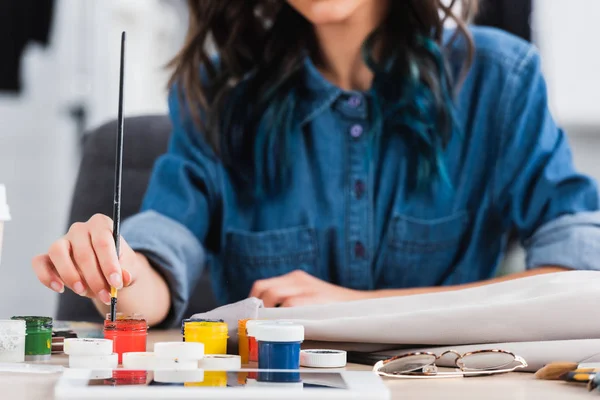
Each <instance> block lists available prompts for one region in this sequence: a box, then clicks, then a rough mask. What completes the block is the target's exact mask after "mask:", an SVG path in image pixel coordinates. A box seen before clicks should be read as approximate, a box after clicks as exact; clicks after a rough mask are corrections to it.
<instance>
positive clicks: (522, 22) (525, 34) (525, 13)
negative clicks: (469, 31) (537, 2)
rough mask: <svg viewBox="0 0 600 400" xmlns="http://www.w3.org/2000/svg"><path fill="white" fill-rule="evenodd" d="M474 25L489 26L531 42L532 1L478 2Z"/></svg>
mask: <svg viewBox="0 0 600 400" xmlns="http://www.w3.org/2000/svg"><path fill="white" fill-rule="evenodd" d="M480 3H481V4H480V12H479V15H477V17H476V18H475V24H476V25H481V26H491V27H494V28H498V29H502V30H505V31H506V32H509V33H512V34H513V35H517V36H519V37H521V38H523V39H525V40H527V41H531V39H532V37H531V36H532V32H531V15H532V12H533V0H480Z"/></svg>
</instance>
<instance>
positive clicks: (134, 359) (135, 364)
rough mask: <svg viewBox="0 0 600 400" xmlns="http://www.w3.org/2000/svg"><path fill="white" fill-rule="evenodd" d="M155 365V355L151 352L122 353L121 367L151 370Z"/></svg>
mask: <svg viewBox="0 0 600 400" xmlns="http://www.w3.org/2000/svg"><path fill="white" fill-rule="evenodd" d="M155 367H156V357H155V355H154V353H151V352H131V353H123V368H125V369H132V370H138V371H152V370H154V369H155Z"/></svg>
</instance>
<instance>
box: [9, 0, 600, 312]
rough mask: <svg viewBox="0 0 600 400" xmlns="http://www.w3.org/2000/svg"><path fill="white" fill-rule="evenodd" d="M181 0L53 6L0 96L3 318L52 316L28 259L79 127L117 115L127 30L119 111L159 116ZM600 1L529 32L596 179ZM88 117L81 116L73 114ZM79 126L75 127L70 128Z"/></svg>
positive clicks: (48, 223) (558, 13) (538, 12)
mask: <svg viewBox="0 0 600 400" xmlns="http://www.w3.org/2000/svg"><path fill="white" fill-rule="evenodd" d="M182 5H183V0H86V1H82V0H57V12H56V16H55V21H54V29H53V34H52V39H51V45H50V47H49V48H47V49H44V48H40V47H31V48H29V49H28V51H27V54H26V56H25V59H24V63H23V65H24V69H23V77H24V84H25V90H24V92H23V93H22V94H21V95H20V96H9V95H3V94H1V93H0V122H1V123H0V182H2V183H5V184H6V185H7V188H8V197H9V202H10V206H11V209H12V213H13V221H12V222H10V223H9V224H8V225H7V227H6V235H5V236H6V239H5V247H4V256H3V260H2V265H1V266H0V274H2V277H3V279H4V281H3V290H2V291H0V319H1V318H6V317H10V316H11V315H13V314H43V315H51V314H53V312H54V307H55V301H56V297H55V295H54V294H53V293H52V292H50V291H49V290H47V289H45V288H44V287H42V286H41V285H40V284H39V283H38V282H37V279H36V278H35V276H34V274H33V272H32V271H31V267H30V260H31V258H32V257H33V256H34V255H36V254H38V253H41V252H44V251H46V250H47V248H48V246H49V245H50V244H51V243H52V241H54V240H55V239H57V238H58V237H59V236H60V235H62V234H63V233H64V231H65V228H66V226H65V224H66V219H67V211H68V208H69V205H70V195H71V190H72V186H73V182H74V179H75V175H76V169H77V166H78V163H79V154H78V140H79V134H80V131H81V129H82V128H89V127H92V126H97V125H98V124H100V123H102V122H104V121H106V120H108V119H112V118H115V117H116V112H117V109H116V105H117V85H118V81H117V79H118V64H119V60H118V57H119V35H120V32H121V31H122V30H126V31H127V32H128V53H127V55H128V59H127V86H126V99H125V111H126V114H127V115H133V114H145V113H164V112H166V101H165V85H166V80H167V75H166V72H165V71H164V69H163V68H162V66H163V65H164V64H165V63H166V62H167V61H168V60H169V59H170V57H171V56H172V55H173V54H174V53H175V52H176V51H177V49H178V48H179V46H180V44H181V42H182V40H183V35H184V33H185V27H186V20H185V19H184V18H183V16H182V11H181V10H182V9H181V7H182ZM599 15H600V2H598V0H571V1H565V0H538V1H536V3H535V17H534V19H533V22H534V27H535V31H534V36H535V40H536V43H537V44H538V45H539V46H540V48H541V51H542V55H543V62H544V69H545V71H546V74H547V77H548V84H549V91H550V97H551V102H552V109H553V111H554V112H555V115H556V116H557V118H558V119H559V121H560V122H561V123H562V124H563V125H564V127H565V128H566V129H567V131H568V133H569V135H570V138H571V142H572V144H573V150H574V156H575V161H576V164H577V165H578V166H579V167H580V168H581V169H582V170H583V171H585V172H587V173H589V174H591V175H592V176H594V177H596V178H597V179H598V178H600V166H599V164H598V163H597V158H598V155H600V78H599V77H598V74H597V72H598V71H600V52H598V51H594V49H598V42H597V41H598V35H593V34H591V32H592V27H594V26H595V25H596V24H597V18H598V16H599ZM81 109H83V110H86V118H85V119H84V120H77V119H73V117H72V116H71V113H72V112H73V111H78V110H81ZM77 121H79V122H77Z"/></svg>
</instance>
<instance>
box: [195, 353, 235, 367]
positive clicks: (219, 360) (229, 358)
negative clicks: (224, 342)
mask: <svg viewBox="0 0 600 400" xmlns="http://www.w3.org/2000/svg"><path fill="white" fill-rule="evenodd" d="M198 368H200V369H203V370H205V371H235V370H238V369H241V368H242V358H241V357H240V356H236V355H233V354H208V355H206V356H204V358H203V359H202V360H200V361H199V362H198Z"/></svg>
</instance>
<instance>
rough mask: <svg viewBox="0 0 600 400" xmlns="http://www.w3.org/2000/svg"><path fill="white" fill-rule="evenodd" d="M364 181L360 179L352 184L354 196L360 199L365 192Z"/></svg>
mask: <svg viewBox="0 0 600 400" xmlns="http://www.w3.org/2000/svg"><path fill="white" fill-rule="evenodd" d="M365 189H366V188H365V183H364V182H363V181H361V180H358V181H356V183H355V184H354V194H355V195H356V198H358V199H360V198H361V197H363V195H364V194H365Z"/></svg>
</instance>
